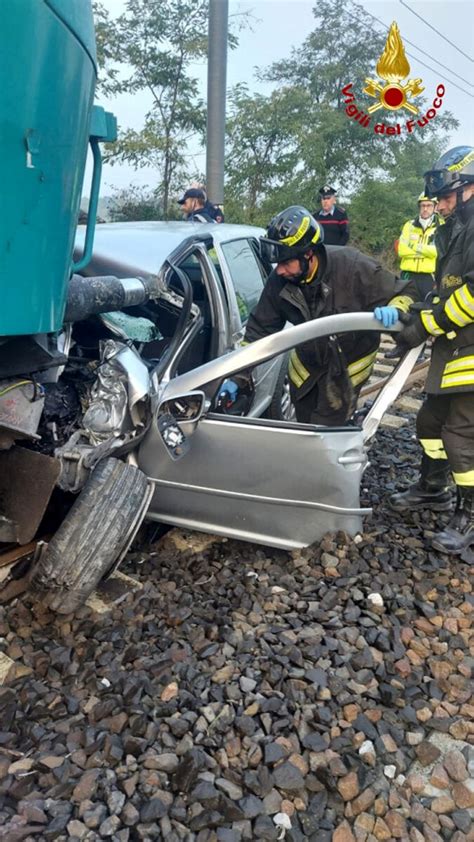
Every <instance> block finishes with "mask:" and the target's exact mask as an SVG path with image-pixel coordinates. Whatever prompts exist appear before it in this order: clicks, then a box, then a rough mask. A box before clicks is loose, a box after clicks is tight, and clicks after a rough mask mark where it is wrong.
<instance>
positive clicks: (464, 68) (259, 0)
mask: <svg viewBox="0 0 474 842" xmlns="http://www.w3.org/2000/svg"><path fill="white" fill-rule="evenodd" d="M102 2H103V3H104V5H105V6H106V7H107V8H108V9H109V11H110V12H111V14H112V15H114V16H116V15H118V14H119V13H120V11H121V10H122V9H123V5H124V4H123V0H102ZM403 2H406V4H407V5H408V6H409V7H410V8H411V9H413V10H414V11H415V12H416V13H417V14H418V15H420V16H421V17H422V18H424V19H425V21H427V22H428V23H430V24H431V25H432V26H434V27H435V28H436V29H437V30H439V32H441V33H443V35H444V38H443V37H440V36H439V35H437V34H436V33H435V32H433V31H432V30H431V29H430V28H429V26H427V25H426V23H424V22H423V21H421V20H420V19H419V18H418V17H416V16H415V15H414V14H413V13H412V12H411V11H409V9H407V8H406V6H404V5H403V4H402V2H401V0H363V2H362V3H361V5H362V6H363V7H364V9H365V10H366V11H367V12H369V13H370V14H372V15H374V16H375V17H376V18H378V19H379V20H380V21H381V22H382V23H383V24H384V25H385V27H386V29H387V31H388V28H389V27H390V24H391V22H392V21H393V20H395V21H396V22H397V23H398V26H399V29H400V32H401V35H402V39H404V41H405V39H408V40H410V41H411V42H412V43H413V44H415V45H416V46H417V47H418V48H419V49H414V48H413V47H412V46H410V45H409V44H407V43H406V41H405V48H406V51H407V52H408V53H412V54H413V55H414V56H416V58H413V57H411V56H409V62H410V64H411V74H410V75H411V76H420V77H421V78H422V80H423V84H424V86H425V89H426V90H425V95H426V96H427V98H428V99H431V98H432V96H434V95H435V91H436V86H437V85H438V84H439V83H440V82H441V83H442V84H444V85H445V88H446V94H445V97H444V106H445V108H446V109H449V111H451V112H452V113H453V114H454V116H455V117H456V118H457V120H458V121H459V123H460V127H459V129H458V130H457V131H455V132H454V131H453V133H452V135H451V145H452V146H455V145H458V144H473V143H474V117H473V114H474V108H473V106H474V99H473V97H474V84H473V83H474V78H473V77H474V73H473V60H472V58H468V57H467V56H470V55H472V40H473V35H474V2H473V0H403ZM313 7H314V0H229V15H234V14H236V13H238V12H246V11H250V12H252V15H253V25H252V30H253V31H251V32H250V31H243V32H241V33H240V35H239V46H238V48H237V49H236V50H231V51H229V54H228V68H227V82H228V87H232V86H233V85H235V84H236V83H237V82H246V83H247V84H248V85H249V87H250V90H264V89H262V87H261V86H258V84H257V82H256V81H255V78H254V71H255V68H256V67H265V66H266V65H268V64H270V63H271V62H272V61H276V60H278V59H281V58H285V57H287V56H289V54H290V52H291V48H292V47H298V46H299V45H300V44H301V43H302V41H303V40H304V38H305V37H306V35H307V34H308V33H309V32H311V30H312V29H314V24H315V20H314V17H313V14H312V9H313ZM373 24H374V28H376V29H378V30H379V31H381V32H382V26H381V25H380V24H379V23H377V22H376V21H375V20H374V21H373ZM448 41H452V42H453V44H454V45H455V46H451V45H450V44H449V43H448ZM456 48H458V49H456ZM461 51H463V52H464V53H466V54H467V56H464V55H463V54H462V52H461ZM423 53H426V54H427V55H424V54H423ZM438 62H441V63H442V64H443V65H445V66H446V67H449V69H450V71H452V72H451V73H450V72H448V71H447V70H445V69H444V68H443V67H441V66H440V64H439V63H438ZM423 63H426V65H430V66H431V67H432V68H434V70H430V69H428V67H426V66H424V64H423ZM454 73H455V74H457V76H455V75H454ZM196 76H199V79H200V81H201V86H202V95H203V96H205V92H206V67H205V65H204V64H203V65H201V66H200V67H197V68H196ZM458 77H461V78H462V79H463V80H464V81H461V78H458ZM347 81H348V82H349V81H350V80H349V79H348V80H347ZM454 83H455V84H454ZM456 85H459V87H460V88H464V91H466V93H463V92H462V91H461V90H459V89H458V88H457V87H456ZM469 94H470V95H469ZM100 101H101V104H103V105H105V106H106V107H107V108H108V109H110V110H111V111H113V112H114V113H115V115H116V116H117V119H118V121H119V125H120V126H121V128H128V127H132V128H136V129H139V128H140V127H141V125H142V123H143V117H144V114H145V112H146V110H147V106H148V105H149V100H147V99H146V97H145V95H136V96H134V97H130V96H126V97H125V96H123V97H119V98H117V99H115V100H113V101H112V100H111V101H107V102H106V101H104V100H100ZM192 163H193V164H194V165H195V168H196V169H197V170H201V171H202V170H204V168H205V155H204V153H200V152H199V151H198V150H196V154H195V155H193V159H192ZM102 182H103V188H102V194H103V195H106V194H107V193H108V192H110V191H109V190H107V188H108V187H110V186H115V187H126V186H128V185H129V184H130V183H134V184H152V183H153V174H152V173H150V171H143V170H138V171H135V170H133V169H131V168H130V167H128V166H125V165H123V166H119V165H115V166H114V167H111V166H109V165H105V166H104V173H103V179H102ZM86 183H87V182H86ZM84 192H85V193H87V192H88V191H87V189H86V188H85V190H84Z"/></svg>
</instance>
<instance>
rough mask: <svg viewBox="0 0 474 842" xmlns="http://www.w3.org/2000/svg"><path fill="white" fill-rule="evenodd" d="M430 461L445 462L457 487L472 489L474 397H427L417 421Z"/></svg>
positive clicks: (421, 442) (469, 393) (470, 395)
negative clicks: (444, 460) (447, 462)
mask: <svg viewBox="0 0 474 842" xmlns="http://www.w3.org/2000/svg"><path fill="white" fill-rule="evenodd" d="M416 432H417V436H418V440H419V442H420V444H421V446H422V448H423V450H424V452H425V453H426V455H427V456H429V457H430V458H431V459H448V460H449V464H450V467H451V471H452V474H453V479H454V482H455V483H456V485H462V486H467V487H474V393H471V392H463V393H459V394H454V395H428V397H427V398H426V400H425V402H424V404H423V406H422V407H421V409H420V411H419V412H418V416H417V419H416Z"/></svg>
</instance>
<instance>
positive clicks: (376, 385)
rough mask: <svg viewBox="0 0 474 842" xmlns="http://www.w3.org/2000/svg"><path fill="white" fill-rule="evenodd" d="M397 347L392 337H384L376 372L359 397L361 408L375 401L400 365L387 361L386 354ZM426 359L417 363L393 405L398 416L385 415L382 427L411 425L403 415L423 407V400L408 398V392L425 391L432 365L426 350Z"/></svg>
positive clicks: (395, 360)
mask: <svg viewBox="0 0 474 842" xmlns="http://www.w3.org/2000/svg"><path fill="white" fill-rule="evenodd" d="M394 347H395V343H394V342H393V340H392V339H391V338H390V337H387V338H386V337H384V338H383V339H382V342H381V343H380V350H379V352H378V354H377V359H376V362H375V365H374V371H373V374H372V377H371V378H370V380H369V382H368V384H367V386H364V388H363V389H362V390H361V393H360V397H359V404H358V406H359V408H361V407H363V406H364V405H365V404H366V403H367V401H368V400H375V398H376V397H377V395H378V393H379V392H380V390H381V389H382V388H383V387H384V386H385V384H386V383H387V382H388V380H389V379H390V376H391V374H392V373H393V371H394V369H395V368H396V366H397V364H398V359H394V360H391V359H387V358H386V357H385V353H386V352H387V351H389V350H391V349H392V348H394ZM424 353H425V355H426V357H427V358H426V359H424V360H421V361H420V362H419V363H417V364H416V365H415V367H414V369H413V371H412V373H411V374H410V376H409V377H408V379H407V381H406V383H405V385H404V386H403V388H402V390H401V392H400V395H399V397H398V398H397V400H396V401H395V403H394V404H393V409H394V410H398V414H396V415H395V414H392V413H388V412H387V413H385V415H384V417H383V419H382V422H381V426H382V427H391V428H395V429H397V428H399V427H402V426H404V425H405V424H408V423H409V420H410V419H409V418H407V417H405V416H404V415H403V414H402V413H404V412H409V413H413V412H416V411H417V410H418V409H419V408H420V406H421V403H422V401H421V399H420V398H419V397H415V396H407V392H411V391H413V390H414V389H415V387H416V393H417V394H421V392H422V391H423V386H424V382H425V379H426V375H427V373H428V367H429V364H430V360H429V350H426V349H425V352H424Z"/></svg>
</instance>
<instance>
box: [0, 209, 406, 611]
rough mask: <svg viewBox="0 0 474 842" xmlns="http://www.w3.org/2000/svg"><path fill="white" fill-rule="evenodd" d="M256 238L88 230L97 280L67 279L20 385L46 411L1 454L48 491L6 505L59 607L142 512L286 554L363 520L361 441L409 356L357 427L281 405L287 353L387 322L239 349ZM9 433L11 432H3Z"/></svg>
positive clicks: (236, 230)
mask: <svg viewBox="0 0 474 842" xmlns="http://www.w3.org/2000/svg"><path fill="white" fill-rule="evenodd" d="M167 225H171V227H170V228H166V227H165V229H164V230H165V231H166V233H167V237H164V238H162V237H160V236H159V233H160V227H161V226H167ZM259 233H260V232H259V229H254V228H249V227H246V226H229V225H208V226H207V225H199V226H190V225H189V224H188V223H184V224H180V223H177V224H176V225H174V224H167V223H129V224H117V225H104V226H100V227H99V228H98V231H97V240H96V247H95V253H94V257H93V259H92V261H91V263H90V264H89V266H88V269H87V271H88V273H90V275H91V277H90V278H89V277H81V276H78V275H74V276H73V278H72V279H71V282H70V286H69V293H68V303H67V308H66V317H65V326H64V329H63V331H62V332H61V333H60V334H59V335H58V336H57V337H56V339H55V340H54V342H55V345H56V347H55V349H54V351H55V354H56V356H55V364H54V365H50V366H49V367H47V368H46V369H45V373H44V374H43V375H41V376H39V377H37V378H35V379H34V380H32V381H31V383H28V384H24V386H22V385H19V382H18V383H16V384H15V388H14V394H15V398H16V400H17V401H19V400H20V398H21V397H22V396H23V398H24V404H25V405H24V407H23V409H25V408H26V407H27V404H28V406H30V405H31V404H33V406H34V404H35V402H36V401H35V400H34V399H33V398H34V397H35V396H31V395H29V393H28V394H27V395H26V397H25V395H23V392H22V390H23V389H27V388H30V389H31V388H33V386H34V387H35V388H36V391H37V395H36V398H37V400H38V401H41V407H40V411H38V412H37V413H36V415H35V417H34V419H32V416H31V415H30V416H28V419H29V420H28V419H26V420H25V418H24V419H23V420H22V424H23V428H22V434H21V435H22V438H24V439H26V440H27V441H28V442H29V443H28V445H27V447H26V448H25V447H19V446H17V445H15V446H14V447H10V449H9V450H8V453H7V454H6V456H7V458H8V459H10V460H11V461H12V466H11V467H12V469H13V473H15V472H17V474H18V475H20V474H21V471H23V473H24V475H25V476H26V471H28V481H29V482H30V485H32V495H31V498H32V500H37V498H38V489H40V488H41V483H43V485H44V488H43V489H42V493H41V494H40V495H39V496H40V497H41V504H38V505H37V506H36V509H35V507H34V506H33V505H32V506H30V507H29V508H28V506H26V507H25V498H24V496H22V498H21V499H22V505H21V506H20V507H18V506H17V507H16V503H17V499H18V495H17V496H15V488H16V486H15V484H14V483H10V485H9V488H12V489H13V491H12V493H11V500H9V501H7V505H6V508H5V513H4V524H3V525H4V527H5V528H9V529H11V530H12V535H11V539H13V540H16V541H18V542H19V543H26V542H27V541H29V540H31V538H32V537H34V536H35V535H36V534H38V530H39V534H40V536H41V534H42V533H44V532H46V533H47V532H49V531H51V532H54V534H53V537H52V538H51V539H50V540H49V541H47V542H46V541H45V542H43V544H42V545H41V551H40V552H39V553H37V558H36V562H35V565H34V568H33V573H32V579H31V584H32V588H33V589H34V590H36V591H37V592H39V593H40V594H41V595H42V597H43V598H44V600H45V601H46V602H47V603H48V604H49V605H50V607H52V608H53V609H55V610H58V611H65V612H68V611H71V610H74V608H76V607H77V605H79V604H80V603H81V602H82V601H83V600H84V599H85V598H86V596H87V595H88V593H90V591H91V590H92V589H93V588H94V587H95V585H96V584H97V582H98V581H99V580H100V579H101V578H102V577H103V576H104V575H107V574H109V573H110V572H111V571H112V570H113V569H114V568H115V567H116V566H117V565H118V564H119V563H120V561H121V560H122V558H123V557H124V555H125V553H126V551H127V549H128V548H129V546H130V544H131V542H132V541H133V538H134V537H135V535H136V533H137V530H138V528H139V526H140V524H141V523H142V522H143V519H144V518H145V517H147V518H148V519H150V520H152V521H158V522H161V523H165V524H176V525H180V526H185V527H188V528H191V529H198V530H203V531H208V532H212V533H215V534H220V535H226V536H230V537H235V538H240V539H243V540H248V541H256V542H259V543H263V544H266V545H270V546H275V547H281V548H285V549H291V548H295V547H301V546H305V545H308V544H311V543H313V542H314V541H317V540H318V539H319V538H321V536H322V535H323V534H324V533H325V532H327V531H332V530H337V529H344V530H346V531H347V532H348V533H350V534H354V533H356V532H357V531H358V530H359V529H360V528H361V525H362V518H363V516H364V515H365V514H368V513H369V512H368V510H364V509H362V508H361V507H360V501H359V489H360V481H361V477H362V474H363V471H364V468H365V466H366V464H367V461H368V444H369V440H370V439H371V438H372V436H373V435H374V433H375V431H376V428H377V425H378V422H379V420H380V418H381V416H382V414H383V412H384V411H385V409H386V407H387V406H388V405H389V403H390V402H391V401H392V400H393V399H394V398H395V397H396V396H397V394H398V392H399V391H400V389H401V387H402V386H403V383H404V381H405V379H406V377H407V376H408V374H409V373H410V371H411V369H412V367H413V365H414V364H415V361H416V358H417V355H418V351H417V350H416V349H415V350H414V351H411V352H409V354H408V355H407V356H406V357H405V358H404V359H403V360H402V361H401V363H400V364H399V366H398V367H397V369H396V372H395V374H394V376H393V377H392V380H391V381H390V382H389V383H388V384H387V386H386V387H385V389H384V390H383V392H382V393H381V394H380V395H379V398H378V399H377V401H376V402H375V404H374V406H373V407H372V409H371V411H370V413H369V414H368V415H367V416H366V418H365V420H364V422H363V424H362V426H360V427H357V426H351V425H348V426H345V427H341V428H330V429H328V428H323V427H318V426H314V425H305V424H299V423H295V422H294V421H293V420H291V410H290V411H289V410H288V406H286V412H285V410H284V408H285V403H284V396H285V391H284V383H285V378H286V366H287V362H286V360H287V354H288V352H289V351H290V350H291V349H292V348H294V347H295V346H298V344H300V343H303V342H307V341H308V340H309V339H313V338H318V337H321V336H324V335H328V334H337V333H341V332H345V331H354V330H375V331H380V330H381V324H380V323H379V322H377V321H376V320H375V319H374V318H373V316H372V314H368V313H357V314H346V315H344V316H331V317H328V318H324V319H318V320H315V321H312V322H308V323H306V324H303V325H298V326H296V327H288V328H287V329H286V330H284V331H281V332H280V333H277V334H274V335H273V336H270V337H267V338H265V339H262V340H260V341H258V342H255V343H253V344H251V345H249V346H246V347H239V346H240V343H241V339H242V335H243V331H244V328H245V320H246V317H247V315H248V313H249V312H250V310H251V308H252V306H253V304H254V303H255V301H256V300H257V299H258V296H259V294H260V289H261V287H262V286H263V283H264V281H265V277H266V274H265V273H266V271H268V269H269V267H268V268H267V269H266V267H264V266H263V264H262V263H261V260H260V258H259V255H258V249H257V246H256V240H257V236H258V234H259ZM170 236H172V237H174V238H175V241H174V243H171V248H170ZM165 241H166V242H165ZM80 244H81V243H80V237H79V245H80ZM257 280H258V285H257V283H256V281H257ZM395 329H396V328H395ZM50 341H52V340H51V338H50ZM243 370H245V371H249V370H251V371H252V380H253V383H252V384H251V386H249V387H248V389H247V391H245V388H244V389H243V392H244V394H243V399H244V403H243V404H241V405H240V408H239V410H238V412H239V414H237V415H235V414H229V412H226V411H225V410H224V411H223V408H222V406H220V405H219V400H218V396H219V393H220V390H221V387H222V384H223V383H224V381H225V380H226V379H227V378H230V377H233V376H234V375H235V374H237V373H238V372H239V371H243ZM32 384H33V385H32ZM277 390H281V391H277ZM25 401H26V402H25ZM230 411H231V412H232V411H233V408H231V410H230ZM264 413H265V414H266V416H267V417H263V415H264ZM8 435H9V436H10V437H13V438H14V439H15V440H16V438H17V437H18V431H17V433H14V432H13V427H12V424H11V423H10V430H9V432H8ZM36 461H38V465H37V466H36V473H35V474H34V475H32V474H31V470H32V468H31V466H32V465H36ZM45 466H47V470H45ZM31 477H32V479H31V481H30V478H31ZM34 486H35V487H34ZM53 489H54V491H53ZM50 497H51V499H50ZM71 504H72V505H71ZM45 509H46V516H45V517H43V513H44V511H45ZM64 515H65V516H64ZM48 518H49V520H48ZM40 524H41V526H40ZM0 525H1V524H0ZM15 530H16V532H15V534H14V531H15ZM3 540H5V539H3Z"/></svg>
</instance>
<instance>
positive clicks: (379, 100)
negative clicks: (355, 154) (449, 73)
mask: <svg viewBox="0 0 474 842" xmlns="http://www.w3.org/2000/svg"><path fill="white" fill-rule="evenodd" d="M375 69H376V72H377V76H379V77H380V80H381V81H379V80H378V79H371V78H367V79H366V80H365V88H363V92H364V94H367V95H368V96H369V97H371V98H372V99H374V100H376V102H373V103H372V104H371V105H368V106H366V108H365V110H364V108H362V107H359V105H358V104H357V103H356V98H355V94H354V93H353V92H352V87H353V86H352V82H350V83H349V84H348V85H345V86H344V87H343V89H342V93H343V94H344V97H345V98H344V103H345V105H346V114H347V116H348V117H350V118H351V119H352V120H355V121H356V122H357V123H359V124H360V125H361V126H362V127H363V128H364V129H369V128H370V127H371V125H372V117H371V115H372V114H374V113H375V112H378V111H380V110H381V109H385V110H386V111H389V112H394V111H401V112H402V114H401V115H400V116H402V115H403V116H405V114H404V112H407V111H408V112H409V113H410V114H413V115H414V116H413V118H412V119H409V120H405V122H397V123H396V124H395V125H394V124H393V123H384V122H378V123H375V124H374V126H373V131H374V132H375V134H379V135H384V136H389V135H399V134H402V132H403V131H405V132H407V133H408V134H411V133H412V132H413V131H415V130H417V129H422V128H423V127H424V126H426V125H427V124H428V123H429V121H430V120H432V119H433V118H434V117H436V114H437V112H438V109H439V108H441V106H442V104H443V97H444V94H445V92H446V91H445V87H444V85H438V87H437V88H436V96H435V97H434V98H433V102H432V105H431V108H429V109H428V111H427V112H426V114H423V115H420V113H419V108H418V106H417V105H416V104H415V102H413V100H416V98H417V97H418V96H419V94H421V93H422V92H423V91H424V90H425V89H424V87H423V85H422V84H421V82H422V79H419V78H417V79H409V78H408V77H409V75H410V65H409V63H408V59H407V57H406V55H405V48H404V46H403V41H402V38H401V35H400V31H399V29H398V26H397V24H396V23H395V21H394V22H393V23H392V25H391V27H390V31H389V33H388V36H387V40H386V42H385V47H384V49H383V52H382V55H381V56H380V58H379V60H378V62H377V65H376V68H375ZM404 80H406V81H404Z"/></svg>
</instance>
